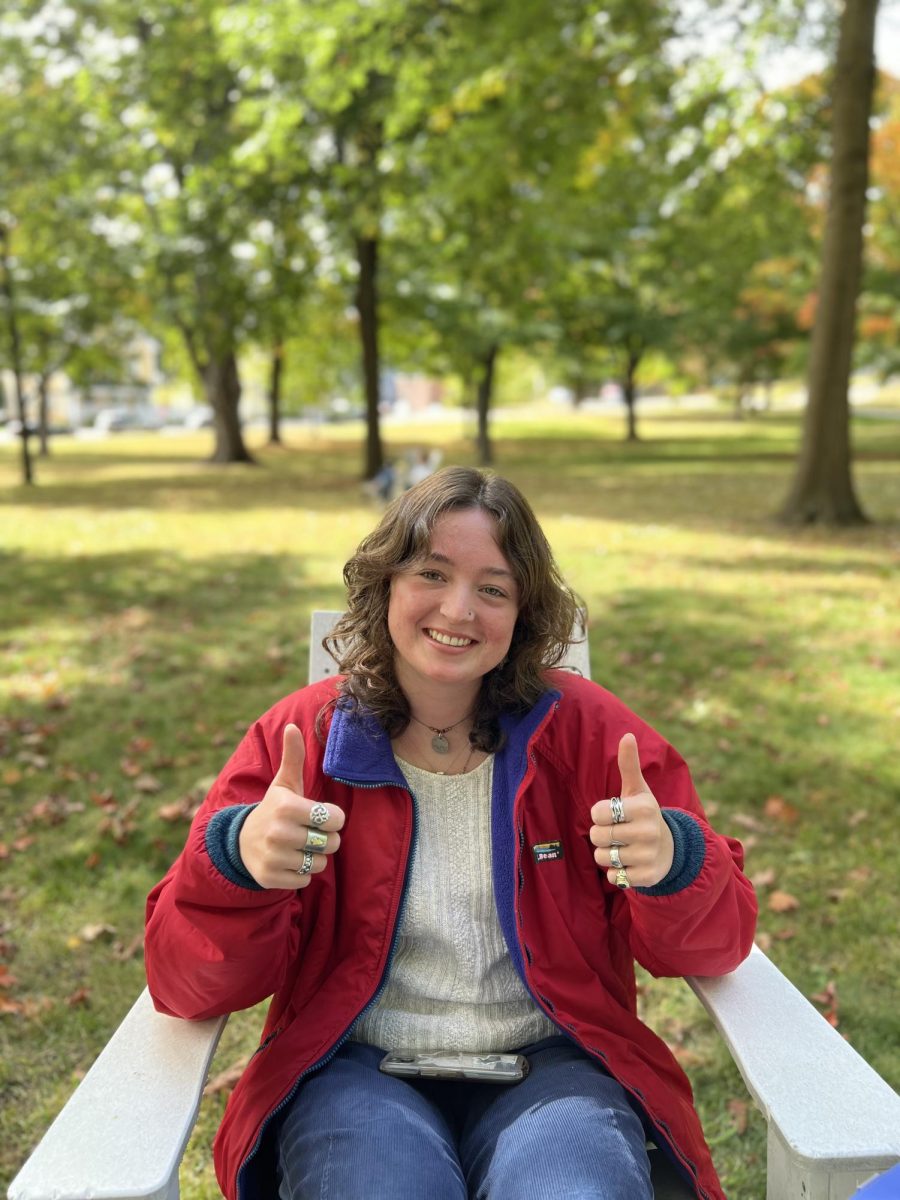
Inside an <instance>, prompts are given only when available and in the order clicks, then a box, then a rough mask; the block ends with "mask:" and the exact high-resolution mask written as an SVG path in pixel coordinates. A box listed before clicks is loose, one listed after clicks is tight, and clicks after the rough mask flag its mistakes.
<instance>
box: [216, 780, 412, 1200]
mask: <svg viewBox="0 0 900 1200" xmlns="http://www.w3.org/2000/svg"><path fill="white" fill-rule="evenodd" d="M333 778H334V781H335V782H336V783H343V784H346V785H347V786H348V787H353V788H368V789H374V788H380V787H401V786H402V785H401V784H399V783H396V782H395V781H394V780H390V781H388V782H386V783H354V782H352V781H351V780H349V779H339V778H338V777H337V775H335V776H333ZM405 790H406V791H407V792H409V798H410V800H411V801H412V816H413V826H412V837H411V838H410V841H409V854H408V856H407V859H406V870H405V872H404V876H403V890H402V892H401V893H400V905H399V907H398V909H397V920H396V921H395V923H394V932H393V934H392V936H391V948H390V950H389V951H388V956H387V961H386V962H385V965H384V971H383V972H382V975H381V979H380V980H379V981H378V987H377V988H376V989H375V992H374V994H373V995H372V998H371V1000H370V1001H369V1002H368V1004H366V1005H365V1006H364V1007H363V1008H361V1009H360V1010H359V1012H358V1013H357V1014H356V1016H355V1017H354V1018H353V1020H352V1021H351V1022H350V1024H349V1025H348V1026H347V1028H346V1029H345V1030H344V1032H343V1033H342V1034H341V1036H340V1037H339V1038H338V1040H337V1041H336V1042H335V1043H334V1045H333V1046H332V1047H331V1049H330V1050H329V1051H328V1052H327V1053H326V1054H323V1056H322V1057H321V1058H320V1059H318V1061H317V1062H314V1063H312V1065H311V1066H308V1067H307V1068H306V1070H305V1071H302V1072H301V1073H300V1074H299V1075H298V1076H297V1078H296V1079H295V1081H294V1085H293V1087H292V1088H291V1090H290V1091H289V1092H288V1093H287V1095H286V1096H284V1098H283V1099H282V1100H281V1101H279V1103H278V1104H276V1105H275V1107H274V1108H273V1109H272V1111H271V1112H270V1113H269V1115H268V1116H267V1117H266V1119H265V1120H264V1121H263V1123H262V1127H261V1128H260V1131H259V1136H258V1137H257V1139H256V1141H255V1142H254V1143H253V1146H252V1148H251V1149H250V1152H249V1154H248V1155H247V1157H246V1158H245V1159H244V1161H243V1162H242V1163H241V1165H240V1167H239V1168H238V1173H237V1196H238V1200H241V1189H242V1183H241V1176H242V1175H243V1174H244V1172H245V1170H246V1168H247V1166H248V1165H249V1163H250V1161H251V1159H252V1158H253V1157H254V1155H255V1154H256V1152H257V1151H258V1150H259V1148H260V1146H261V1145H262V1140H263V1137H264V1136H265V1132H266V1129H267V1128H268V1126H269V1124H270V1123H271V1121H272V1120H273V1119H274V1118H275V1117H277V1116H278V1114H279V1113H280V1112H281V1110H282V1109H283V1108H285V1107H286V1106H287V1105H288V1104H289V1103H290V1102H291V1100H292V1099H293V1098H294V1096H295V1095H296V1093H297V1089H298V1088H299V1087H300V1084H301V1083H302V1082H303V1080H304V1079H305V1078H306V1077H307V1075H311V1074H312V1073H313V1071H318V1070H320V1069H321V1068H322V1067H324V1066H326V1065H327V1064H328V1063H329V1062H331V1060H332V1059H333V1058H334V1056H335V1055H336V1054H337V1052H338V1050H340V1048H341V1047H342V1046H343V1045H344V1043H345V1042H346V1041H347V1040H348V1039H349V1037H350V1033H351V1031H352V1029H353V1026H354V1025H355V1024H356V1022H357V1021H358V1020H359V1019H360V1017H361V1016H363V1015H364V1014H365V1013H367V1012H368V1011H369V1009H370V1008H371V1007H372V1006H373V1005H374V1004H376V1003H377V1002H378V998H379V997H380V996H381V993H382V992H383V991H384V989H385V987H386V986H387V980H388V975H389V974H390V972H391V966H392V965H393V961H394V954H395V952H396V949H397V938H398V937H399V934H400V926H401V925H402V923H403V914H404V912H405V910H406V898H407V893H408V891H409V873H410V869H411V867H412V861H413V856H414V854H415V849H416V841H417V838H418V832H419V817H418V809H417V807H416V798H415V796H414V795H413V793H412V791H411V790H410V789H409V788H408V787H406V788H405ZM280 1032H281V1029H276V1030H275V1031H274V1032H273V1033H272V1034H271V1035H270V1036H269V1037H268V1038H267V1039H266V1040H265V1042H264V1043H263V1044H262V1045H261V1046H259V1047H258V1048H257V1051H256V1053H259V1051H260V1050H262V1049H264V1047H265V1046H266V1045H268V1043H269V1042H270V1041H271V1040H272V1039H273V1038H274V1037H275V1036H276V1035H277V1034H278V1033H280Z"/></svg>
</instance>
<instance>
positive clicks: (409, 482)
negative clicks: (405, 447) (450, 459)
mask: <svg viewBox="0 0 900 1200" xmlns="http://www.w3.org/2000/svg"><path fill="white" fill-rule="evenodd" d="M440 461H441V453H440V451H439V450H426V449H424V448H423V449H420V450H417V451H416V452H415V454H414V455H413V459H412V462H411V463H410V467H409V470H408V471H407V473H406V486H407V487H408V488H411V487H415V485H416V484H417V483H421V482H422V480H423V479H427V478H428V476H429V475H432V474H433V473H434V471H435V469H436V467H437V466H438V465H439V463H440Z"/></svg>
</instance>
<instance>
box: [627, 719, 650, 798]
mask: <svg viewBox="0 0 900 1200" xmlns="http://www.w3.org/2000/svg"><path fill="white" fill-rule="evenodd" d="M619 774H620V775H621V776H622V795H623V796H636V795H638V793H639V792H648V791H649V790H650V789H649V788H648V787H647V784H646V782H645V780H644V776H643V775H642V774H641V760H640V758H639V756H638V746H637V738H636V737H635V736H634V734H633V733H626V734H624V735H623V737H622V740H621V741H620V742H619Z"/></svg>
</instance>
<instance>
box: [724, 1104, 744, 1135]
mask: <svg viewBox="0 0 900 1200" xmlns="http://www.w3.org/2000/svg"><path fill="white" fill-rule="evenodd" d="M725 1107H726V1108H727V1109H728V1113H729V1116H730V1117H731V1123H732V1125H733V1126H734V1131H735V1133H736V1134H737V1135H738V1137H743V1135H744V1134H745V1133H746V1132H747V1120H748V1117H749V1114H750V1104H749V1102H748V1101H747V1100H738V1099H734V1100H729V1101H728V1103H727V1104H726V1106H725Z"/></svg>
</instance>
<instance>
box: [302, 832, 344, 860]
mask: <svg viewBox="0 0 900 1200" xmlns="http://www.w3.org/2000/svg"><path fill="white" fill-rule="evenodd" d="M340 844H341V835H340V834H339V833H326V832H325V831H324V830H322V829H318V828H317V829H313V828H311V827H310V828H308V829H307V831H306V836H305V838H303V839H302V840H301V842H300V844H299V845H298V846H297V853H298V854H303V852H304V851H305V850H311V851H312V852H313V854H334V853H335V852H336V851H337V850H338V848H339V847H340Z"/></svg>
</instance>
